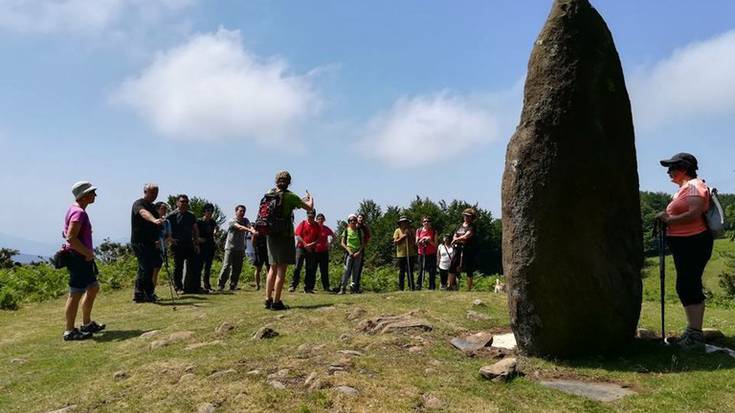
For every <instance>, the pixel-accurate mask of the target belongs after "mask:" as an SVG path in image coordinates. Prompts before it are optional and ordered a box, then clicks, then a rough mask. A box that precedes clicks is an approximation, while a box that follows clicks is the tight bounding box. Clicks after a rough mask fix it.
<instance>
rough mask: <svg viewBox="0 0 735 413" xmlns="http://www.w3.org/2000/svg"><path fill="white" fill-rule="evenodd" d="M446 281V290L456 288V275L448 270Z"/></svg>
mask: <svg viewBox="0 0 735 413" xmlns="http://www.w3.org/2000/svg"><path fill="white" fill-rule="evenodd" d="M448 283H449V284H448V285H447V289H448V290H453V289H455V288H457V275H456V274H454V273H451V272H450V273H449V278H448Z"/></svg>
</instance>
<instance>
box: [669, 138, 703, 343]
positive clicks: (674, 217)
mask: <svg viewBox="0 0 735 413" xmlns="http://www.w3.org/2000/svg"><path fill="white" fill-rule="evenodd" d="M661 165H662V166H665V167H667V168H668V174H669V177H670V178H671V182H673V183H675V184H676V185H678V186H679V190H678V191H677V192H676V194H675V195H674V196H673V198H672V200H671V202H670V203H669V205H668V206H667V207H666V211H662V212H660V213H659V214H658V215H657V216H656V217H657V218H658V219H659V220H660V221H661V222H663V223H664V224H666V227H667V228H666V241H667V244H668V246H669V250H670V251H671V255H673V257H674V265H675V267H676V293H677V294H678V295H679V300H680V301H681V303H682V305H683V306H684V312H685V313H686V317H687V328H686V330H685V331H684V333H683V334H682V335H681V337H679V338H678V339H677V340H676V344H677V345H679V346H680V347H682V348H683V349H685V350H697V349H703V348H704V335H703V334H702V323H703V319H704V298H705V297H704V293H703V291H702V275H703V274H704V267H705V266H706V265H707V262H708V261H709V259H710V257H711V256H712V245H713V239H712V234H711V233H710V232H709V229H708V228H707V223H706V222H705V220H704V213H705V212H706V211H707V208H709V202H710V195H709V189H708V188H707V185H706V184H705V183H704V180H702V179H700V178H698V177H697V169H698V164H697V158H695V157H694V156H693V155H691V154H688V153H678V154H676V155H674V156H673V157H671V159H666V160H663V161H661Z"/></svg>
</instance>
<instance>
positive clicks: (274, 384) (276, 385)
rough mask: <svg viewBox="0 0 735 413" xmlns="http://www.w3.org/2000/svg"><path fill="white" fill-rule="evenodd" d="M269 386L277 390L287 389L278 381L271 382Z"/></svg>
mask: <svg viewBox="0 0 735 413" xmlns="http://www.w3.org/2000/svg"><path fill="white" fill-rule="evenodd" d="M268 384H269V385H270V386H271V387H273V388H274V389H276V390H284V389H285V388H286V385H285V384H283V383H281V382H280V381H278V380H271V381H269V382H268Z"/></svg>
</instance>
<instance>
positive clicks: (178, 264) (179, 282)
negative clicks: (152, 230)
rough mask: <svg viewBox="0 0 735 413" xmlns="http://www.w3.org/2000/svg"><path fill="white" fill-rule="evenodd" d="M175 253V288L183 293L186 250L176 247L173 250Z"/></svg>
mask: <svg viewBox="0 0 735 413" xmlns="http://www.w3.org/2000/svg"><path fill="white" fill-rule="evenodd" d="M172 250H173V253H174V287H175V288H176V290H178V291H181V290H183V289H184V259H185V258H186V254H185V253H184V249H183V248H181V247H179V246H176V247H174V248H172Z"/></svg>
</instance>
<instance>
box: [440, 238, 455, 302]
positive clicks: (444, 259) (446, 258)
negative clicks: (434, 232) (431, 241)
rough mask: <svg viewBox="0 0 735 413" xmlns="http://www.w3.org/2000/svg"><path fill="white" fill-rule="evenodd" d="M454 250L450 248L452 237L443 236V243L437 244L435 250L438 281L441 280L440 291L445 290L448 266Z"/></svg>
mask: <svg viewBox="0 0 735 413" xmlns="http://www.w3.org/2000/svg"><path fill="white" fill-rule="evenodd" d="M453 253H454V248H452V237H450V236H449V235H445V236H444V239H443V242H442V243H441V244H439V248H438V249H437V254H436V261H437V266H438V267H439V279H440V280H441V281H440V282H441V286H440V289H441V290H446V289H447V279H448V278H449V266H450V265H451V263H452V256H453V255H452V254H453Z"/></svg>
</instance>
